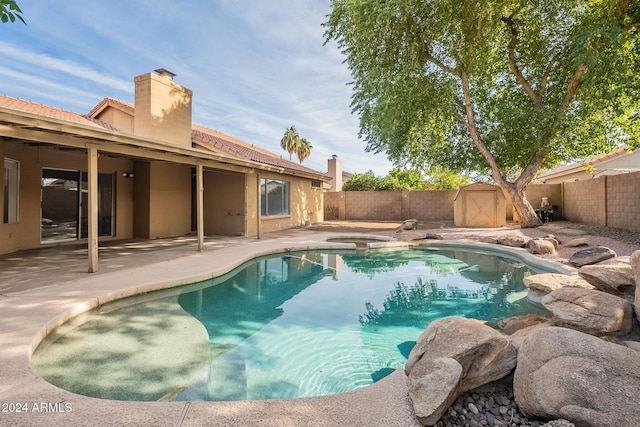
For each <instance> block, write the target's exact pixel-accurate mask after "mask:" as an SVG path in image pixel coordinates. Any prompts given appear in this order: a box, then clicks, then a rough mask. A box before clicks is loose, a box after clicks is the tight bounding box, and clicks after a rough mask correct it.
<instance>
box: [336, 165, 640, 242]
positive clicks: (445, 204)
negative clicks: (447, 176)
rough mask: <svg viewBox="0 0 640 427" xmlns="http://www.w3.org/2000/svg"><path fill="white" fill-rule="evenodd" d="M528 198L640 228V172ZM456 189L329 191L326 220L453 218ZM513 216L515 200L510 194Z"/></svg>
mask: <svg viewBox="0 0 640 427" xmlns="http://www.w3.org/2000/svg"><path fill="white" fill-rule="evenodd" d="M526 192H527V199H528V200H529V202H530V203H531V204H532V206H533V207H534V208H535V209H537V208H539V207H540V202H541V200H542V197H548V198H549V204H550V205H551V206H557V207H558V210H557V211H556V212H555V213H554V219H558V220H559V219H564V220H567V221H572V222H578V223H583V224H589V225H598V226H608V227H615V228H621V229H625V230H631V231H635V232H640V197H639V194H640V172H636V173H632V174H621V175H615V176H607V177H600V178H594V179H588V180H583V181H575V182H565V183H563V184H531V185H529V187H527V190H526ZM455 194H456V190H442V191H350V192H339V193H324V206H325V219H326V220H331V219H334V220H371V221H402V220H405V219H408V218H416V219H418V220H422V221H430V220H431V221H438V220H451V221H452V220H453V213H454V209H453V198H454V196H455ZM506 209H507V219H508V220H511V219H512V210H513V205H512V204H511V202H510V201H509V200H508V199H507V206H506Z"/></svg>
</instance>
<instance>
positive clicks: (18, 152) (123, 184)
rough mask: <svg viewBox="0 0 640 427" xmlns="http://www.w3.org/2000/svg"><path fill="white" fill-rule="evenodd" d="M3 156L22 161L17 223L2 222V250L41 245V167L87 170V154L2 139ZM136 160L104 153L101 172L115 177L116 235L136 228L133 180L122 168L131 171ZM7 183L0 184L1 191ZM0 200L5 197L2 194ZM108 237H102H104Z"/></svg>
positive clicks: (128, 233) (129, 233)
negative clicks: (128, 178)
mask: <svg viewBox="0 0 640 427" xmlns="http://www.w3.org/2000/svg"><path fill="white" fill-rule="evenodd" d="M0 157H1V158H5V157H8V158H11V159H14V160H17V161H19V162H20V178H19V179H20V186H19V194H18V210H19V211H18V223H16V224H3V223H1V222H0V253H9V252H14V251H17V250H22V249H30V248H37V247H40V246H41V245H40V221H41V218H40V216H41V211H40V199H41V189H40V187H41V177H42V168H52V169H69V170H81V171H85V172H86V171H87V156H86V154H85V153H83V152H81V151H59V150H54V149H51V148H46V147H28V146H26V145H23V144H19V143H14V142H6V141H3V142H2V143H1V144H0ZM132 169H133V163H132V162H131V161H129V160H126V159H124V158H113V157H109V156H105V155H101V156H100V158H99V159H98V170H99V172H100V173H113V174H115V177H116V184H115V185H116V189H117V191H116V199H115V207H116V223H115V236H114V237H113V238H129V237H131V236H132V232H133V222H132V213H133V183H132V182H131V180H125V179H123V177H122V172H131V171H132ZM3 192H4V186H3V185H0V194H1V193H3ZM1 196H2V197H0V200H4V197H3V196H4V194H1ZM105 239H106V238H101V240H105Z"/></svg>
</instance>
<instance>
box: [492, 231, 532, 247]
mask: <svg viewBox="0 0 640 427" xmlns="http://www.w3.org/2000/svg"><path fill="white" fill-rule="evenodd" d="M497 241H498V244H499V245H502V246H510V247H512V248H524V247H525V246H526V244H527V238H525V237H524V236H521V235H520V234H513V233H512V234H505V235H504V236H500V237H498V239H497Z"/></svg>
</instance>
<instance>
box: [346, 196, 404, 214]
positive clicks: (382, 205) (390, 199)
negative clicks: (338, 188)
mask: <svg viewBox="0 0 640 427" xmlns="http://www.w3.org/2000/svg"><path fill="white" fill-rule="evenodd" d="M345 203H346V209H345V210H346V212H345V218H344V219H346V220H371V221H401V220H403V219H405V218H402V191H346V192H345ZM341 219H342V218H341Z"/></svg>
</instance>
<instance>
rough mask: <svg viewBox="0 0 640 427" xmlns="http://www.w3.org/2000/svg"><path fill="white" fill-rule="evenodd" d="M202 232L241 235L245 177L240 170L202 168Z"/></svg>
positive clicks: (243, 223) (242, 229)
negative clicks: (220, 170)
mask: <svg viewBox="0 0 640 427" xmlns="http://www.w3.org/2000/svg"><path fill="white" fill-rule="evenodd" d="M203 178H204V232H205V234H206V235H219V236H242V235H244V227H245V221H246V220H245V216H246V212H245V205H244V199H245V177H244V175H243V174H240V173H232V172H218V171H210V170H206V171H204V176H203Z"/></svg>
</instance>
